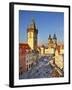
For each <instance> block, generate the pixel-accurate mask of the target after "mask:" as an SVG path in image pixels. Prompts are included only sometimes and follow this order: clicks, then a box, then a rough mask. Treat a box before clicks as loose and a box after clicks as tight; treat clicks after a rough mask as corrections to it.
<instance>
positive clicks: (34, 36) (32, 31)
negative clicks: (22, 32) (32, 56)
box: [27, 20, 38, 50]
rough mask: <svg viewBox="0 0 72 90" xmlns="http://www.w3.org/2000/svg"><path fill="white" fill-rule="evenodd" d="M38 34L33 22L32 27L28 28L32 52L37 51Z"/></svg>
mask: <svg viewBox="0 0 72 90" xmlns="http://www.w3.org/2000/svg"><path fill="white" fill-rule="evenodd" d="M37 34H38V30H37V28H36V26H35V22H34V20H33V21H32V23H31V24H30V26H29V27H28V28H27V41H28V45H29V46H30V48H31V49H32V50H37Z"/></svg>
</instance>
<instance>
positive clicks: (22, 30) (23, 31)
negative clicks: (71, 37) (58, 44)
mask: <svg viewBox="0 0 72 90" xmlns="http://www.w3.org/2000/svg"><path fill="white" fill-rule="evenodd" d="M32 18H34V20H35V23H36V26H37V28H38V44H45V43H47V42H48V36H49V34H51V35H52V37H53V34H54V33H55V34H56V36H57V38H58V41H62V42H63V40H64V13H62V12H44V11H43V12H42V11H24V10H23V11H22V10H20V11H19V40H20V42H23V43H24V42H27V26H28V25H29V24H30V23H31V21H32Z"/></svg>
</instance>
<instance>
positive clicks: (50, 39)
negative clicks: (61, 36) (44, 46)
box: [48, 35, 53, 48]
mask: <svg viewBox="0 0 72 90" xmlns="http://www.w3.org/2000/svg"><path fill="white" fill-rule="evenodd" d="M52 47H53V40H52V38H51V35H49V37H48V48H52Z"/></svg>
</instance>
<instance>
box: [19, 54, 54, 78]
mask: <svg viewBox="0 0 72 90" xmlns="http://www.w3.org/2000/svg"><path fill="white" fill-rule="evenodd" d="M52 70H53V67H51V65H50V64H49V57H47V56H45V57H41V58H40V59H39V60H37V62H36V65H33V66H32V68H31V70H29V71H27V72H24V73H23V74H22V75H20V77H19V78H20V79H33V78H50V77H52V76H51V73H52Z"/></svg>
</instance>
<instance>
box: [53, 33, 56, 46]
mask: <svg viewBox="0 0 72 90" xmlns="http://www.w3.org/2000/svg"><path fill="white" fill-rule="evenodd" d="M53 44H54V48H56V46H57V37H56V34H54V36H53Z"/></svg>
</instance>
